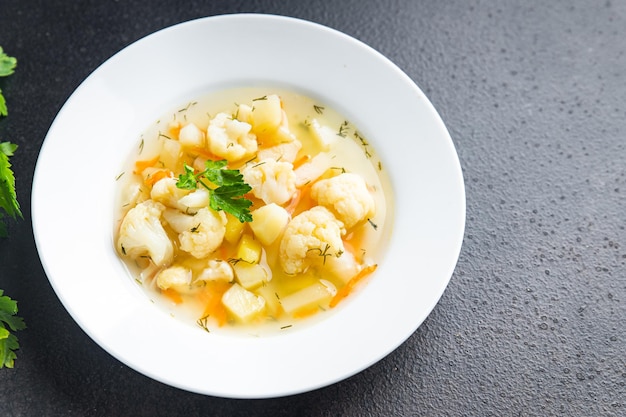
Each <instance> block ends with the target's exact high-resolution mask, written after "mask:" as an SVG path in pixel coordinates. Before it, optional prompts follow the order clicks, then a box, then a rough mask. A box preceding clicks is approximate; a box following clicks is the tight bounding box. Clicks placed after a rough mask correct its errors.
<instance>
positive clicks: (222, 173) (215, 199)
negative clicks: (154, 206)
mask: <svg viewBox="0 0 626 417" xmlns="http://www.w3.org/2000/svg"><path fill="white" fill-rule="evenodd" d="M227 164H228V162H227V161H226V160H221V161H212V160H208V161H206V164H205V167H206V169H205V170H204V171H201V172H198V173H196V172H195V171H194V169H193V168H192V167H190V166H189V165H187V164H185V172H184V173H183V174H180V175H179V176H178V181H177V182H176V186H177V187H178V188H181V189H183V190H195V189H196V188H198V186H201V187H204V188H206V189H207V190H209V206H210V207H211V208H212V209H213V210H217V211H219V210H224V211H225V212H227V213H230V214H232V215H233V216H235V217H236V218H237V219H239V221H240V222H241V223H245V222H251V221H252V214H251V213H250V206H251V205H252V201H250V200H248V199H247V198H245V194H246V193H248V192H250V191H251V190H252V187H250V186H249V185H248V184H246V182H245V181H244V180H243V175H241V172H239V170H238V169H226V165H227Z"/></svg>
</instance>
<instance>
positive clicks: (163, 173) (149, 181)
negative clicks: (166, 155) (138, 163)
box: [143, 169, 174, 186]
mask: <svg viewBox="0 0 626 417" xmlns="http://www.w3.org/2000/svg"><path fill="white" fill-rule="evenodd" d="M173 175H174V174H173V173H172V171H170V170H167V169H161V170H159V171H155V172H154V173H153V174H152V175H148V176H147V177H146V179H145V180H144V181H143V182H144V184H146V185H149V186H153V185H154V184H156V183H157V182H158V181H159V180H162V179H163V178H167V177H173Z"/></svg>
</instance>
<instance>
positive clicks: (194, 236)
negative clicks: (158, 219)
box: [163, 207, 226, 258]
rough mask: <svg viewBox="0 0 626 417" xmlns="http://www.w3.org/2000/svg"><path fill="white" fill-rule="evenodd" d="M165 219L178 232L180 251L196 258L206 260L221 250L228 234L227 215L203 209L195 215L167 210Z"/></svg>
mask: <svg viewBox="0 0 626 417" xmlns="http://www.w3.org/2000/svg"><path fill="white" fill-rule="evenodd" d="M163 215H164V218H165V219H166V220H167V222H168V223H169V224H170V226H172V229H174V230H175V231H176V232H178V240H179V242H180V249H181V250H183V251H185V252H188V253H190V254H191V255H192V256H194V257H196V258H204V257H205V256H207V255H209V254H210V253H213V252H214V251H215V249H217V248H219V247H220V245H221V244H222V241H223V240H224V233H225V232H226V227H225V224H226V215H225V214H224V213H223V212H221V211H220V212H217V211H215V210H212V209H210V208H207V207H205V208H202V209H200V210H198V212H197V213H196V214H194V215H188V214H184V213H181V212H179V211H177V210H171V209H170V210H165V211H164V213H163Z"/></svg>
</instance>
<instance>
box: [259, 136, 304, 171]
mask: <svg viewBox="0 0 626 417" xmlns="http://www.w3.org/2000/svg"><path fill="white" fill-rule="evenodd" d="M279 130H281V129H279ZM300 149H302V142H300V141H299V140H294V141H291V142H285V143H279V144H278V145H274V146H270V147H269V148H263V149H259V152H258V153H257V159H258V160H259V161H262V160H264V159H273V160H274V161H281V162H291V163H293V162H294V161H295V160H296V157H297V156H298V152H299V151H300Z"/></svg>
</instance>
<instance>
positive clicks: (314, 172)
mask: <svg viewBox="0 0 626 417" xmlns="http://www.w3.org/2000/svg"><path fill="white" fill-rule="evenodd" d="M332 161H333V160H332V157H331V156H330V155H329V154H327V153H326V152H321V153H318V154H317V155H315V156H314V157H313V158H311V160H309V161H307V162H305V163H303V164H302V165H300V166H299V167H298V168H296V169H295V170H294V172H295V173H296V187H302V186H303V185H305V184H308V183H310V182H313V181H315V180H317V179H318V178H319V177H321V176H322V175H323V174H324V173H325V172H326V171H327V170H328V168H330V167H331V166H332Z"/></svg>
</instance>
